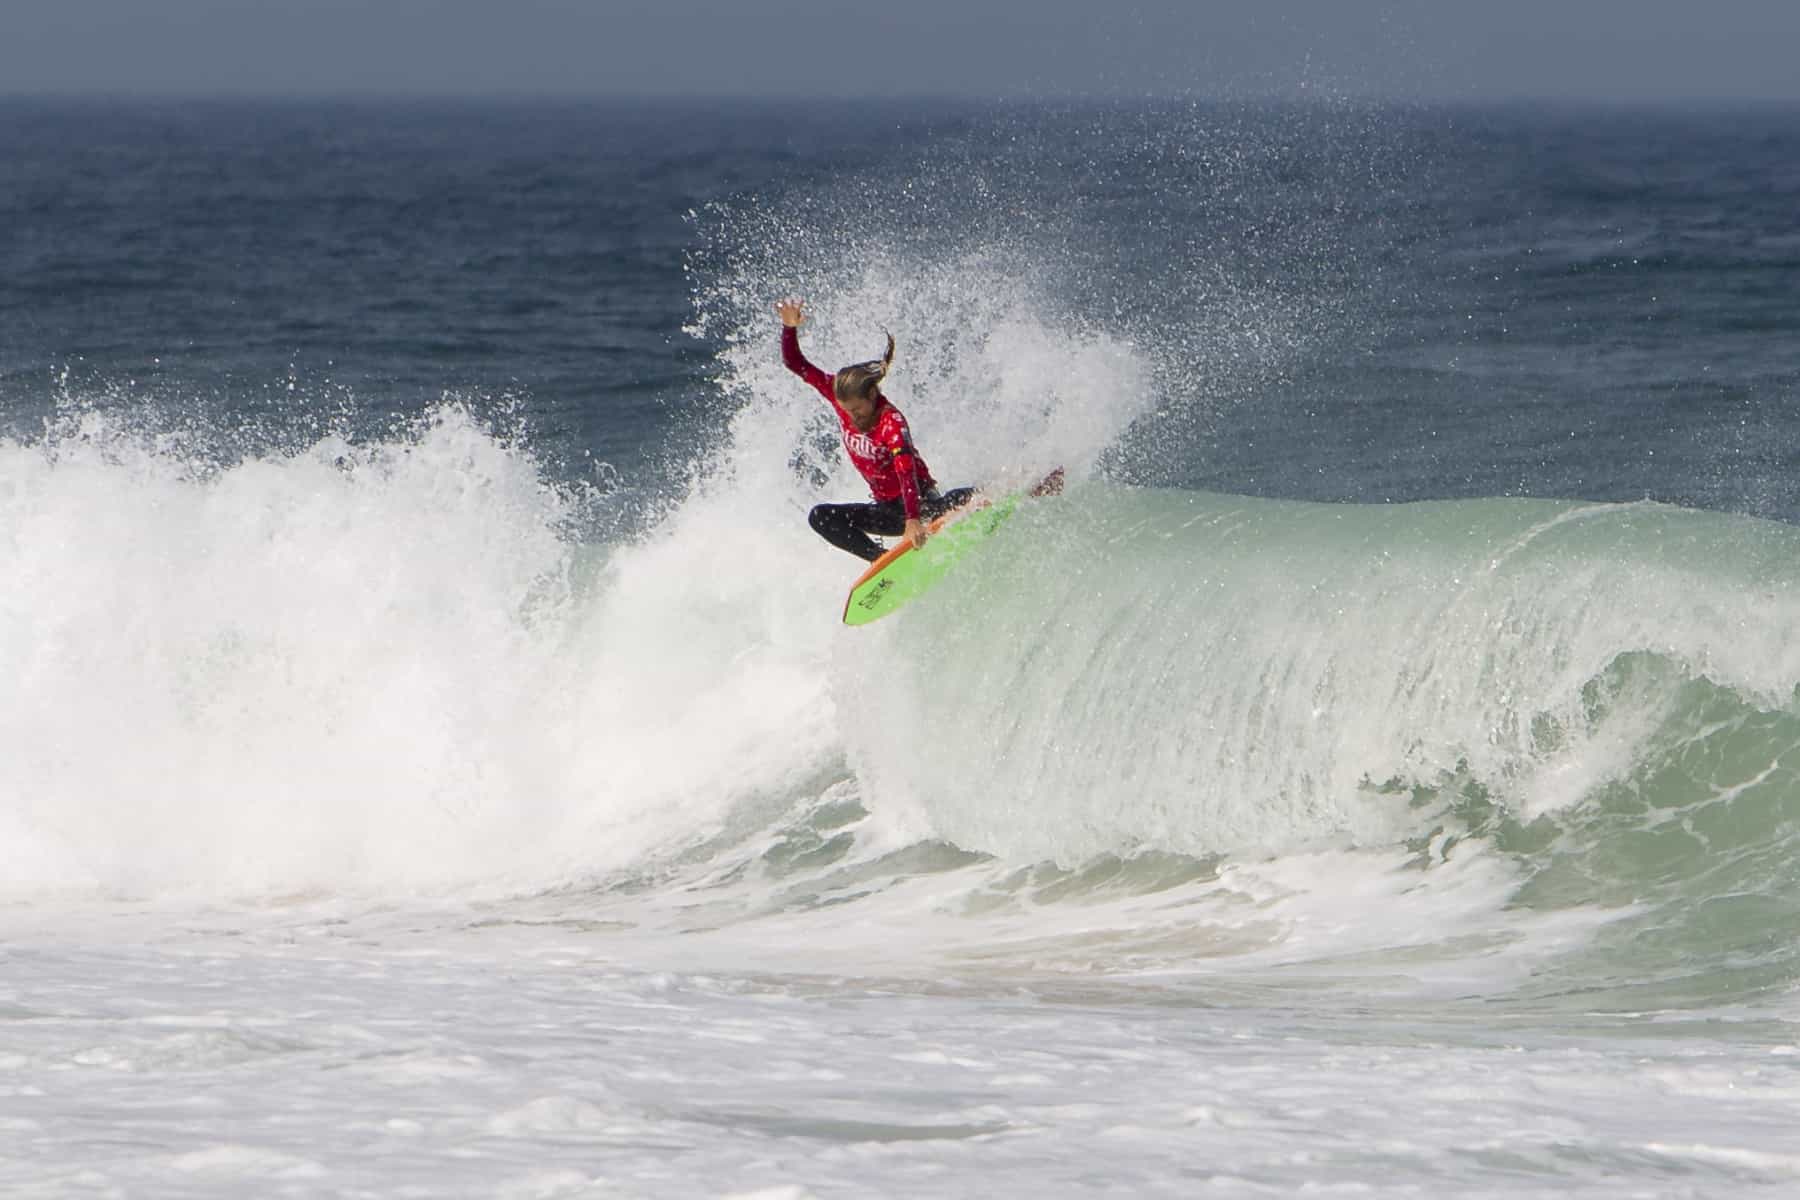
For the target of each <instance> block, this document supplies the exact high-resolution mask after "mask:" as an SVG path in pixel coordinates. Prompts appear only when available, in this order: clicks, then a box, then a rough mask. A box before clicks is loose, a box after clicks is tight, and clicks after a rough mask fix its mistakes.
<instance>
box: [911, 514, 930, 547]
mask: <svg viewBox="0 0 1800 1200" xmlns="http://www.w3.org/2000/svg"><path fill="white" fill-rule="evenodd" d="M930 536H931V535H930V534H929V533H927V532H925V523H924V522H923V521H920V520H919V519H918V518H916V517H915V518H914V519H913V520H910V521H908V522H907V523H906V534H905V537H906V540H907V541H909V542H911V543H912V548H913V549H914V550H917V549H918V548H919V547H920V546H923V545H924V544H925V539H926V538H928V537H930Z"/></svg>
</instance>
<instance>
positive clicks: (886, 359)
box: [831, 333, 894, 404]
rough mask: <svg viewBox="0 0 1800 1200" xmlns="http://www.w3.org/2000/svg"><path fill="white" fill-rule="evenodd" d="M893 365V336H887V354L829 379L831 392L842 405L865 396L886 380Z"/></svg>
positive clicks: (858, 364)
mask: <svg viewBox="0 0 1800 1200" xmlns="http://www.w3.org/2000/svg"><path fill="white" fill-rule="evenodd" d="M893 365H894V335H893V334H891V333H890V334H888V335H887V353H886V354H884V355H882V356H881V357H880V358H872V359H870V360H869V361H868V362H860V363H857V364H855V365H854V366H849V367H845V368H843V369H842V370H840V371H839V372H838V373H837V374H835V375H833V376H832V377H831V391H832V394H833V395H835V396H836V397H837V400H838V403H839V404H843V403H845V402H846V401H849V400H851V399H853V398H861V397H865V396H867V395H868V394H869V393H870V392H872V391H874V390H875V389H876V387H878V386H879V385H880V383H881V381H882V380H883V379H886V378H887V373H888V370H889V368H891V367H892V366H893Z"/></svg>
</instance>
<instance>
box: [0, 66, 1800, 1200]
mask: <svg viewBox="0 0 1800 1200" xmlns="http://www.w3.org/2000/svg"><path fill="white" fill-rule="evenodd" d="M1797 213H1800V112H1797V111H1795V110H1793V109H1782V108H1761V109H1755V108H1752V109H1736V110H1726V109H1712V110H1685V109H1684V110H1677V109H1666V110H1621V109H1600V108H1594V109H1569V108H1529V107H1517V108H1488V109H1482V108H1446V109H1432V108H1422V109H1421V108H1386V107H1368V106H1362V105H1355V104H1348V103H1331V102H1321V103H1313V104H1307V105H1285V104H1264V105H1241V104H1220V103H1205V104H1199V103H1196V104H1186V103H1180V104H1177V103H1164V104H1156V105H1116V106H1099V105H1060V106H1059V105H1048V104H1046V105H1038V106H1014V107H977V106H962V107H958V106H952V105H947V104H910V105H885V106H874V105H869V106H861V105H843V104H838V105H830V106H802V105H798V104H774V103H769V104H760V105H741V104H733V105H717V106H713V105H707V104H702V103H699V102H694V103H681V104H677V103H654V104H652V103H642V104H637V103H626V102H609V103H596V104H592V105H577V104H563V105H549V104H526V103H514V104H507V103H482V104H478V103H461V104H459V103H430V104H426V103H411V104H404V103H390V104H375V103H302V102H288V103H224V102H212V103H206V102H181V103H176V102H168V103H162V104H157V105H148V106H146V105H141V104H134V105H129V106H128V105H123V104H113V103H109V102H103V101H55V102H51V101H27V100H11V101H6V102H4V103H0V231H3V232H0V968H3V969H0V1190H4V1191H5V1192H6V1193H7V1194H9V1195H31V1196H42V1197H90V1196H122V1197H134V1198H135V1197H199V1196H218V1197H227V1196H229V1197H238V1196H247V1195H256V1196H325V1195H332V1196H414V1197H436V1196H446V1197H448V1196H504V1197H520V1198H523V1197H578V1196H643V1197H685V1196H694V1195H756V1196H763V1197H771V1198H772V1197H788V1198H795V1200H798V1198H801V1197H837V1196H859V1197H860V1196H896V1197H898V1196H921V1195H933V1196H970V1197H987V1196H994V1195H1020V1196H1026V1195H1030V1196H1037V1195H1088V1194H1110V1195H1121V1196H1144V1195H1167V1196H1220V1197H1239V1196H1245V1197H1250V1196H1257V1197H1262V1196H1266V1197H1287V1196H1294V1195H1302V1194H1305V1195H1312V1194H1318V1195H1340V1194H1342V1195H1382V1196H1421V1197H1440V1196H1483V1197H1559V1198H1561V1197H1612V1196H1617V1197H1627V1196H1630V1197H1711V1196H1720V1197H1725V1196H1730V1197H1739V1196H1755V1195H1767V1196H1771V1197H1774V1196H1792V1195H1797V1194H1800V1143H1797V1141H1796V1138H1795V1130H1796V1129H1800V937H1797V934H1800V692H1797V690H1796V689H1797V687H1800V527H1797V526H1800V415H1797V413H1800V406H1797V403H1796V402H1797V401H1800V219H1797V218H1796V214H1797ZM792 294H798V295H803V296H805V297H806V299H807V301H808V303H809V307H810V310H811V312H812V314H813V319H812V320H811V321H810V322H809V323H808V325H807V326H806V328H805V330H804V331H803V340H804V343H805V345H806V347H807V349H808V352H809V353H810V354H811V355H812V356H813V357H814V358H815V359H816V360H818V361H819V362H821V363H822V364H824V365H826V366H828V367H830V366H836V365H839V364H841V363H844V362H849V361H853V360H858V359H863V358H867V357H869V356H871V355H873V354H875V353H877V352H878V351H879V349H880V341H881V334H882V331H883V330H884V329H885V330H892V331H893V332H894V333H895V335H896V337H897V338H898V341H899V360H898V368H897V371H896V374H895V376H894V378H893V380H892V383H891V386H890V388H889V392H890V395H892V396H893V398H894V399H895V400H896V401H897V402H898V403H899V404H900V405H901V406H902V407H903V408H904V410H905V411H906V412H907V414H908V416H909V418H910V419H911V422H912V426H913V429H914V432H915V434H916V436H917V438H918V440H919V442H920V445H921V448H922V450H923V451H924V453H925V454H926V455H927V456H928V457H929V459H930V461H931V462H932V464H933V467H934V469H935V470H936V472H937V474H938V476H939V477H940V479H941V480H943V481H944V482H945V483H946V484H947V485H949V484H961V483H965V482H979V483H985V484H989V485H991V486H995V487H1004V486H1007V485H1009V484H1013V483H1017V482H1019V481H1023V480H1028V479H1030V478H1033V477H1035V476H1036V475H1038V474H1041V473H1042V472H1043V471H1044V470H1045V469H1046V468H1048V467H1049V466H1051V465H1055V464H1061V465H1063V466H1065V467H1066V468H1067V471H1068V473H1069V477H1070V481H1071V482H1070V486H1069V489H1068V491H1067V493H1066V494H1065V495H1064V496H1062V497H1060V498H1056V499H1050V500H1045V501H1042V502H1037V503H1033V504H1029V505H1027V506H1025V507H1024V508H1022V509H1021V511H1020V513H1019V514H1018V515H1017V516H1015V517H1014V519H1013V520H1012V521H1011V522H1010V523H1009V524H1008V525H1007V526H1006V527H1005V529H1004V530H1003V532H1002V534H1001V535H1000V536H999V537H998V538H997V539H996V540H995V541H994V542H993V543H992V545H991V547H990V548H989V549H988V550H987V551H986V552H985V553H983V554H982V555H980V556H978V557H976V558H974V559H971V560H970V561H969V562H968V565H967V566H966V567H965V568H963V569H960V570H959V571H958V572H957V573H956V574H955V575H953V576H952V577H951V578H950V579H949V580H948V581H947V582H945V583H944V584H943V585H942V586H941V587H940V588H939V589H938V590H936V591H935V592H933V593H931V594H929V595H928V596H926V597H925V598H923V599H921V600H920V601H918V602H917V603H916V604H914V605H913V606H911V607H910V608H908V609H906V610H905V611H903V612H902V613H900V614H898V615H896V616H895V617H894V618H893V619H891V620H889V621H885V622H882V623H881V624H878V625H875V626H871V627H869V628H865V629H859V630H849V629H845V628H843V627H842V626H841V625H839V624H838V622H837V617H838V613H839V611H840V606H841V604H842V597H843V592H844V589H845V587H846V586H847V584H848V582H849V580H850V579H851V578H852V577H853V576H854V575H855V574H856V567H857V564H856V563H855V562H854V561H853V560H851V559H849V558H848V557H847V556H845V555H843V554H841V553H840V552H837V551H835V550H832V549H830V548H829V547H827V546H825V545H824V544H823V543H821V542H820V541H818V540H817V538H816V537H815V536H814V535H813V534H812V533H811V532H810V531H809V529H808V528H807V525H806V520H805V515H806V510H807V509H808V507H809V506H810V505H812V504H815V503H818V502H821V501H824V500H833V499H854V498H857V497H858V496H859V495H860V494H861V490H862V489H861V483H860V480H858V479H857V478H856V477H855V475H854V473H853V472H852V471H851V469H850V468H849V467H848V465H847V463H846V462H845V461H844V460H843V454H842V450H841V448H840V447H839V446H838V445H837V442H836V437H835V426H834V424H833V422H832V421H831V420H830V418H829V417H828V415H827V414H825V413H823V412H822V411H821V409H820V407H819V404H818V401H817V399H816V397H815V396H814V395H813V393H812V392H811V391H810V390H809V389H807V388H806V387H805V386H804V385H802V384H800V383H799V381H797V380H795V379H794V378H793V377H791V376H789V375H788V374H787V373H786V372H785V371H784V370H783V369H782V367H781V365H780V362H779V357H778V353H777V339H776V334H777V332H778V326H777V323H776V321H775V319H774V316H773V313H772V311H771V304H772V302H773V301H774V300H775V299H776V298H778V297H781V296H785V295H792Z"/></svg>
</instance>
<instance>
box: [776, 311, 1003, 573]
mask: <svg viewBox="0 0 1800 1200" xmlns="http://www.w3.org/2000/svg"><path fill="white" fill-rule="evenodd" d="M775 312H776V314H777V315H778V316H779V317H780V318H781V361H782V362H784V363H786V364H787V369H788V370H790V371H792V372H793V373H794V374H796V375H798V376H800V378H802V379H804V380H806V382H808V383H810V384H812V386H813V387H814V388H815V389H816V390H817V391H818V393H819V394H820V395H821V396H823V397H825V400H826V403H828V404H830V405H831V408H832V411H833V412H835V413H837V418H838V423H839V424H840V425H842V426H843V427H844V450H845V452H846V453H848V454H849V455H850V461H851V462H852V463H854V464H855V466H856V469H857V470H858V471H861V472H862V477H863V478H864V479H865V480H867V481H868V484H869V495H870V497H871V498H872V500H873V503H868V504H819V505H815V506H814V507H813V510H812V512H810V513H808V514H807V518H806V520H807V523H808V524H810V525H811V526H812V527H813V529H814V531H815V532H817V533H818V535H819V536H820V537H822V538H824V539H825V540H826V541H828V542H830V543H831V544H832V545H834V546H836V547H838V548H839V549H841V550H848V551H849V552H850V553H852V554H854V555H856V556H857V557H858V558H863V559H867V560H868V561H870V562H874V561H875V560H876V559H878V558H880V557H881V554H882V547H881V544H880V543H879V542H877V541H875V539H874V538H872V537H870V536H869V535H870V534H878V535H880V536H881V537H904V538H905V539H906V540H907V541H908V542H910V543H911V544H912V546H913V548H914V549H915V550H916V549H918V548H919V547H920V546H923V545H924V544H925V539H926V538H927V537H928V536H930V535H929V534H928V533H927V532H926V529H925V522H926V521H929V520H933V519H935V518H937V517H939V516H942V515H943V514H944V513H947V512H949V511H950V510H951V509H953V508H960V507H961V506H962V505H964V504H967V503H968V502H969V500H970V498H971V497H973V496H974V494H975V489H974V488H956V489H954V490H952V491H948V492H944V493H941V494H940V493H939V492H938V486H937V481H936V480H934V479H933V478H932V477H931V469H930V468H929V467H927V466H926V465H925V460H924V459H923V458H921V457H920V456H919V452H918V451H917V450H916V449H914V448H913V443H912V432H911V431H910V430H909V429H907V427H906V418H905V417H904V416H902V415H901V414H900V410H899V409H897V408H895V407H894V406H893V404H892V403H891V402H889V400H888V398H887V397H886V396H884V395H882V394H881V381H882V380H883V379H884V378H886V377H887V373H888V369H889V368H890V367H892V366H893V365H894V335H893V334H891V333H890V334H888V340H887V353H886V354H884V355H883V356H882V357H880V358H877V359H871V360H870V361H868V362H862V363H856V364H854V365H853V366H848V367H845V368H843V369H842V370H840V371H838V372H837V373H836V374H832V375H828V374H826V373H825V372H824V371H821V370H820V369H819V368H818V367H815V366H813V365H812V363H810V362H808V361H807V360H806V355H804V354H802V353H801V352H800V324H801V322H803V321H805V320H806V311H805V308H804V306H803V305H802V303H801V301H799V300H782V301H780V302H779V303H777V304H776V305H775Z"/></svg>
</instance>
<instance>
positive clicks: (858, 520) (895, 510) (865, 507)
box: [806, 500, 906, 562]
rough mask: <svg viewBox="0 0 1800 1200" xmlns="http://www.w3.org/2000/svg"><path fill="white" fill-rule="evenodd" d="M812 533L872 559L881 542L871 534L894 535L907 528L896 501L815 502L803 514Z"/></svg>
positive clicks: (865, 558)
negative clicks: (868, 502)
mask: <svg viewBox="0 0 1800 1200" xmlns="http://www.w3.org/2000/svg"><path fill="white" fill-rule="evenodd" d="M806 523H807V524H808V525H811V526H812V527H813V532H815V533H817V534H818V535H819V536H820V537H822V538H824V539H825V540H826V541H828V542H830V543H831V544H832V545H834V546H836V547H837V548H838V549H840V550H848V551H849V552H850V553H852V554H854V555H856V557H858V558H860V559H864V560H866V561H868V562H874V561H875V560H876V559H878V558H880V557H881V550H882V547H881V544H880V543H879V542H877V541H875V540H874V539H873V538H871V537H870V536H869V535H870V534H871V533H876V534H880V535H881V536H882V537H897V536H899V534H900V533H901V532H902V531H903V530H905V528H906V512H905V510H904V509H902V508H901V507H900V502H899V501H898V500H894V501H890V502H888V503H886V504H818V505H814V506H813V510H812V511H811V512H810V513H808V514H807V515H806Z"/></svg>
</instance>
